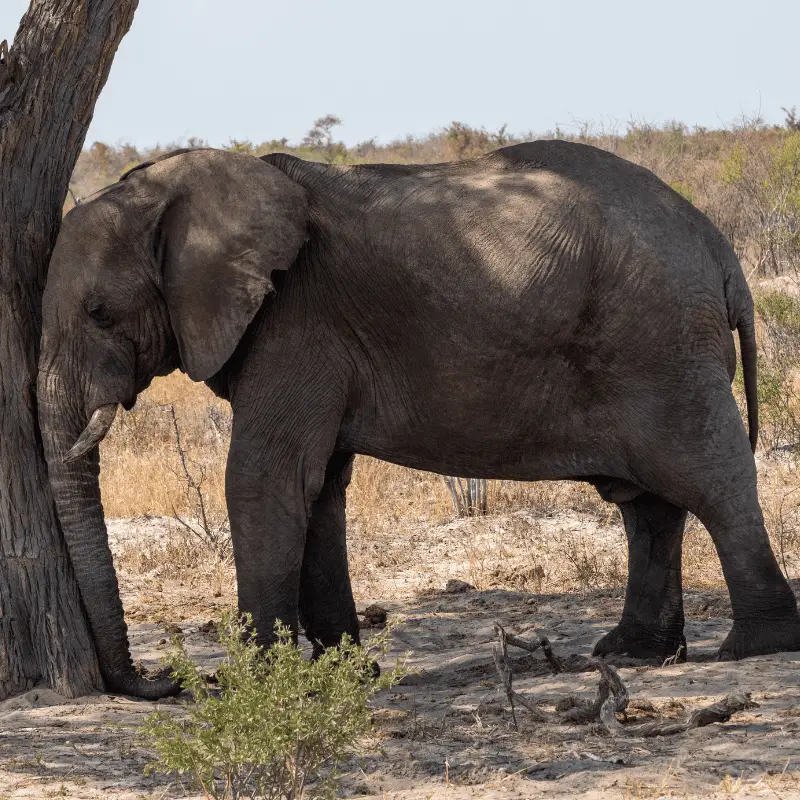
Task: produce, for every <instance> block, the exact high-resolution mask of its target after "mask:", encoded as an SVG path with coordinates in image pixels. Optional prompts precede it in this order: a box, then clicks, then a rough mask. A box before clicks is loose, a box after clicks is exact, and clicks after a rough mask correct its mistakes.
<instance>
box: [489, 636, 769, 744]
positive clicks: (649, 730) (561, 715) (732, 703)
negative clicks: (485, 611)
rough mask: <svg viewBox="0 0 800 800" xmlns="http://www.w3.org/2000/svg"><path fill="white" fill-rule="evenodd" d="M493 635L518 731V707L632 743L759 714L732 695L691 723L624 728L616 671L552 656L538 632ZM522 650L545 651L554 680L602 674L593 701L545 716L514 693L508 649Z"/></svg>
mask: <svg viewBox="0 0 800 800" xmlns="http://www.w3.org/2000/svg"><path fill="white" fill-rule="evenodd" d="M494 630H495V633H496V634H497V643H496V644H494V645H493V646H492V654H493V655H494V663H495V667H496V669H497V674H498V675H499V676H500V681H501V683H502V685H503V688H504V690H505V693H506V697H507V698H508V702H509V705H510V706H511V716H512V719H513V721H514V726H515V727H519V726H518V723H517V715H516V710H515V705H519V706H522V707H523V708H525V709H527V710H528V711H529V712H530V713H531V714H532V715H533V718H534V720H535V721H536V722H546V723H552V724H561V725H565V724H569V725H575V724H581V723H590V722H599V723H600V724H601V725H602V726H603V727H604V728H605V730H606V731H607V732H608V733H609V734H610V735H611V736H625V737H630V738H636V737H639V738H646V737H651V736H672V735H674V734H677V733H685V732H686V731H689V730H692V729H693V728H702V727H703V726H705V725H712V724H713V723H715V722H727V721H728V720H729V719H730V718H731V716H732V715H733V714H735V713H737V712H739V711H743V710H745V709H748V708H757V707H758V704H757V703H754V702H752V701H751V700H750V695H749V694H730V695H728V696H727V697H725V698H724V699H723V700H721V701H719V702H718V703H714V704H713V705H710V706H708V707H706V708H701V709H698V710H697V711H695V712H694V713H692V714H691V715H690V716H689V718H688V719H686V720H684V721H682V722H677V721H675V720H663V719H662V720H652V721H649V722H643V723H640V724H638V725H623V724H622V723H620V721H619V720H618V719H617V714H619V713H622V712H624V711H625V709H626V708H627V707H628V689H627V688H626V686H625V684H624V682H623V681H622V678H621V677H620V675H619V673H618V672H617V670H616V669H615V668H614V667H613V666H612V665H611V664H608V663H607V662H606V661H604V660H603V659H602V658H594V657H592V658H580V657H578V658H573V659H570V660H569V662H566V661H564V660H562V659H561V658H559V657H558V656H557V655H555V653H554V652H553V648H552V646H551V645H550V641H549V640H548V638H547V637H546V636H542V635H541V634H539V633H536V632H534V636H533V639H530V640H528V639H522V638H521V637H519V636H514V635H513V634H510V633H506V631H505V630H504V628H503V626H502V625H500V624H499V623H497V622H495V624H494ZM509 645H512V646H513V647H518V648H520V649H521V650H526V651H527V652H529V653H535V652H536V651H537V650H539V649H540V648H541V650H542V652H543V653H544V657H545V659H546V660H547V663H548V664H549V666H550V670H551V671H552V673H553V674H554V675H557V674H559V673H578V672H590V671H596V672H599V673H600V684H599V686H598V688H597V696H596V697H595V699H594V700H587V699H586V698H580V697H576V696H574V695H569V696H568V697H564V698H562V699H561V700H559V701H558V703H556V713H554V714H553V713H550V712H547V711H543V710H542V709H541V708H540V707H539V705H538V704H537V703H535V702H533V701H531V700H529V699H528V698H526V697H524V696H523V695H521V694H520V693H519V692H516V691H514V688H513V680H514V671H513V669H512V667H511V662H510V660H509V657H508V646H509Z"/></svg>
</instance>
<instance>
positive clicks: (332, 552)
mask: <svg viewBox="0 0 800 800" xmlns="http://www.w3.org/2000/svg"><path fill="white" fill-rule="evenodd" d="M352 470H353V456H352V455H351V454H350V453H334V455H333V456H332V457H331V460H330V461H329V462H328V469H327V470H326V472H325V485H324V486H323V487H322V491H321V492H320V494H319V497H318V498H317V500H316V502H315V503H314V506H313V509H312V512H311V520H310V521H309V525H308V531H307V533H306V544H305V550H304V555H303V564H302V569H301V573H300V624H301V625H302V626H303V629H304V631H305V635H306V637H307V638H308V640H309V641H310V642H312V644H313V645H314V652H315V654H319V652H321V650H322V648H325V647H332V646H335V645H337V644H339V642H340V641H341V638H342V634H344V633H347V634H349V635H350V637H351V638H352V639H353V641H355V642H359V629H358V617H357V616H356V606H355V601H354V600H353V591H352V588H351V586H350V572H349V570H348V566H347V541H346V536H345V526H346V521H345V494H346V490H347V485H348V484H349V483H350V476H351V473H352Z"/></svg>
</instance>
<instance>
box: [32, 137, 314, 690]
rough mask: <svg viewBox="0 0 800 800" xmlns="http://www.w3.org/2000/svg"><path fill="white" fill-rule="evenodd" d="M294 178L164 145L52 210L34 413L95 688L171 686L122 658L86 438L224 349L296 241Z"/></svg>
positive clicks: (300, 235)
mask: <svg viewBox="0 0 800 800" xmlns="http://www.w3.org/2000/svg"><path fill="white" fill-rule="evenodd" d="M306 222H307V208H306V199H305V194H304V192H303V191H302V190H301V189H300V188H299V187H298V186H297V185H296V184H294V183H293V182H292V181H291V180H290V179H289V178H287V177H286V176H285V175H284V174H283V173H281V172H280V171H279V170H277V169H276V168H275V167H272V166H270V165H268V164H266V163H264V162H263V161H261V160H259V159H256V158H253V157H251V156H245V155H238V154H233V153H226V152H222V151H216V150H192V151H178V152H177V153H173V154H169V155H167V156H164V157H162V158H161V159H158V160H157V161H155V162H151V163H149V164H145V165H142V166H141V167H137V168H136V169H134V170H131V171H130V172H128V173H127V174H126V175H124V176H123V178H122V179H121V180H120V181H119V182H118V183H116V184H114V185H113V186H111V187H109V188H108V189H106V190H104V191H103V192H102V193H101V194H99V195H98V196H96V197H95V198H94V199H92V200H89V201H87V202H85V203H83V204H82V205H80V206H78V207H77V208H75V209H73V210H72V211H71V212H70V213H69V214H67V216H66V217H65V218H64V221H63V224H62V227H61V232H60V234H59V237H58V240H57V242H56V246H55V250H54V252H53V257H52V260H51V263H50V270H49V275H48V280H47V287H46V289H45V293H44V300H43V335H42V349H41V357H40V362H39V386H38V397H39V417H40V423H41V428H42V435H43V440H44V446H45V455H46V457H47V461H48V468H49V475H50V482H51V486H52V489H53V494H54V497H55V502H56V508H57V510H58V515H59V519H60V521H61V526H62V529H63V531H64V536H65V539H66V541H67V545H68V547H69V552H70V556H71V559H72V563H73V566H74V570H75V574H76V576H77V579H78V584H79V586H80V590H81V596H82V598H83V602H84V606H85V608H86V611H87V613H88V616H89V620H90V623H91V628H92V633H93V635H94V639H95V644H96V646H97V652H98V657H99V660H100V666H101V670H102V673H103V677H104V680H105V681H106V684H107V686H108V688H109V689H113V690H116V691H120V692H125V693H127V694H133V695H138V696H142V697H157V696H161V695H163V694H165V693H167V692H169V691H171V690H172V688H173V687H172V684H171V683H170V682H169V681H153V682H150V681H145V680H143V679H142V678H141V677H140V676H139V675H138V674H137V673H136V672H135V671H134V669H133V667H132V664H131V659H130V655H129V652H128V640H127V629H126V626H125V622H124V619H123V614H122V604H121V602H120V598H119V591H118V586H117V580H116V575H115V572H114V566H113V563H112V560H111V552H110V550H109V548H108V541H107V535H106V528H105V522H104V519H103V509H102V505H101V503H100V490H99V484H98V477H99V456H98V451H97V444H98V443H99V442H100V440H101V439H102V438H103V436H104V435H105V434H106V432H107V431H108V429H109V427H110V426H111V423H112V421H113V419H114V414H115V412H116V410H117V406H118V405H119V404H122V405H124V406H126V407H130V406H131V405H132V404H133V403H134V401H135V399H136V396H137V394H138V393H139V392H141V391H142V390H143V389H144V388H146V387H147V385H148V384H149V383H150V381H151V380H152V379H153V377H154V376H155V375H161V374H166V373H168V372H170V371H172V370H173V369H175V368H176V367H178V366H181V367H182V368H183V369H184V370H185V371H186V372H187V373H188V374H189V376H190V377H191V378H193V379H194V380H205V379H207V378H210V377H211V376H212V375H214V374H215V373H217V372H218V371H219V370H220V369H221V367H222V366H223V365H224V364H225V362H226V361H227V360H228V359H229V358H230V357H231V355H232V354H233V352H234V350H235V349H236V346H237V344H238V343H239V340H240V339H241V337H242V335H243V334H244V332H245V329H246V328H247V326H248V325H249V324H250V322H251V321H252V319H253V317H254V316H255V314H256V312H257V310H258V309H259V307H260V306H261V304H262V303H263V301H264V298H265V296H266V295H267V294H268V293H270V292H271V291H272V289H273V286H272V282H271V280H270V276H271V273H272V271H273V270H285V269H287V268H288V267H289V266H290V265H291V264H292V262H293V261H294V259H295V257H296V255H297V253H298V251H299V249H300V247H301V246H302V243H303V240H304V237H305V231H306Z"/></svg>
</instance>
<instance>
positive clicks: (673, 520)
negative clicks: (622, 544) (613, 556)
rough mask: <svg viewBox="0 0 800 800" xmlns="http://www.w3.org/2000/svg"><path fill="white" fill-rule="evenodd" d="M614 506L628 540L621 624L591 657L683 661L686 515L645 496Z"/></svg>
mask: <svg viewBox="0 0 800 800" xmlns="http://www.w3.org/2000/svg"><path fill="white" fill-rule="evenodd" d="M598 488H599V487H598ZM617 505H618V506H619V509H620V511H621V512H622V519H623V521H624V524H625V534H626V536H627V538H628V588H627V591H626V593H625V606H624V608H623V611H622V619H621V620H620V622H619V624H618V625H617V626H616V627H615V628H614V629H613V630H611V631H609V632H608V633H607V634H606V635H605V636H604V637H603V638H602V639H600V641H599V642H598V643H597V644H596V645H595V648H594V655H598V656H605V655H610V654H612V653H614V654H618V655H628V656H632V657H633V658H641V659H646V660H657V661H663V660H664V659H666V658H669V657H670V656H674V655H676V654H679V656H678V657H679V658H681V659H685V657H686V639H685V638H684V635H683V622H684V618H683V592H682V587H681V545H682V542H683V529H684V524H685V522H686V512H685V511H684V510H683V509H680V508H678V507H677V506H674V505H672V504H671V503H668V502H667V501H666V500H662V499H661V498H660V497H657V496H656V495H654V494H651V493H649V492H642V493H641V494H639V495H638V496H636V497H634V498H632V499H630V500H626V501H624V502H619V501H617Z"/></svg>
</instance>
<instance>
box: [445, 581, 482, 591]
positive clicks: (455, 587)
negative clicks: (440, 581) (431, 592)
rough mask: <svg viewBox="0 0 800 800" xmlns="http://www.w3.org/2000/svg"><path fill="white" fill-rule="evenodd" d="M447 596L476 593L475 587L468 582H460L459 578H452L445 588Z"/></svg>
mask: <svg viewBox="0 0 800 800" xmlns="http://www.w3.org/2000/svg"><path fill="white" fill-rule="evenodd" d="M444 591H445V594H463V593H464V592H474V591H475V587H474V586H473V585H472V584H471V583H467V582H466V581H460V580H458V578H450V580H449V581H447V583H446V584H445V586H444Z"/></svg>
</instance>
